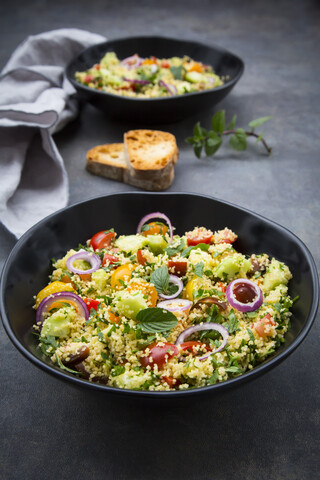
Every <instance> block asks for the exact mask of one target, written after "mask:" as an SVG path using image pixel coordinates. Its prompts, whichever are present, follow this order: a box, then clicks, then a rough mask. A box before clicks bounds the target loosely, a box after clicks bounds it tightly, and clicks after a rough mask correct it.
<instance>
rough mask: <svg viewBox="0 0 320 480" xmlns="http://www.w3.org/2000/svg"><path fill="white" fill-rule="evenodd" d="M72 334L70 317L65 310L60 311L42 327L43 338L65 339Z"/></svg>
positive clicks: (51, 316)
mask: <svg viewBox="0 0 320 480" xmlns="http://www.w3.org/2000/svg"><path fill="white" fill-rule="evenodd" d="M69 332H70V317H69V315H68V313H67V312H66V310H65V309H63V310H62V309H59V310H57V311H56V312H54V313H53V314H52V315H50V317H48V318H47V319H46V320H45V321H44V323H43V326H42V330H41V336H46V335H50V336H52V337H59V338H65V337H67V336H68V335H69Z"/></svg>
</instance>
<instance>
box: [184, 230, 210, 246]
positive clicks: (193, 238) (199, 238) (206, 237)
mask: <svg viewBox="0 0 320 480" xmlns="http://www.w3.org/2000/svg"><path fill="white" fill-rule="evenodd" d="M212 238H213V234H212V233H211V232H209V231H208V230H206V229H205V228H195V229H194V230H193V231H192V232H188V233H187V244H188V246H189V247H194V246H195V245H199V243H206V244H210V243H211V240H212Z"/></svg>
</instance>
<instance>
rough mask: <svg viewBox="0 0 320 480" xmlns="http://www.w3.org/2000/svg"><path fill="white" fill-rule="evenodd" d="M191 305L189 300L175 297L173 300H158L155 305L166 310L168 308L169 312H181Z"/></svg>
mask: <svg viewBox="0 0 320 480" xmlns="http://www.w3.org/2000/svg"><path fill="white" fill-rule="evenodd" d="M175 304H176V305H175ZM191 305H192V302H190V300H185V299H184V298H175V299H173V300H164V301H163V302H159V303H158V305H157V307H158V308H165V309H166V310H169V312H183V311H184V310H188V309H189V308H190V307H191Z"/></svg>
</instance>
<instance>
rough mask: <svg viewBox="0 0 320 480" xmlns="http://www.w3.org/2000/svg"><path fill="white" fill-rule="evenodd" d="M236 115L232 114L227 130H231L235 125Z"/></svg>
mask: <svg viewBox="0 0 320 480" xmlns="http://www.w3.org/2000/svg"><path fill="white" fill-rule="evenodd" d="M236 121H237V115H233V117H232V120H231V122H230V123H229V125H227V130H232V129H233V128H234V127H235V126H236Z"/></svg>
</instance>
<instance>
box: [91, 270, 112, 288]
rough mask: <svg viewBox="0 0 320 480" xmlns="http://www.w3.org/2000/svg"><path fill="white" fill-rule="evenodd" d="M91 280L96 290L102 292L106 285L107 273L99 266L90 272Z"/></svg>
mask: <svg viewBox="0 0 320 480" xmlns="http://www.w3.org/2000/svg"><path fill="white" fill-rule="evenodd" d="M91 280H92V281H93V282H94V283H95V286H96V289H97V291H98V292H101V293H102V292H103V290H104V289H105V288H106V286H107V282H108V274H107V272H106V271H105V270H103V269H102V268H99V269H98V270H96V271H95V272H93V273H92V275H91Z"/></svg>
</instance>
